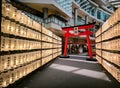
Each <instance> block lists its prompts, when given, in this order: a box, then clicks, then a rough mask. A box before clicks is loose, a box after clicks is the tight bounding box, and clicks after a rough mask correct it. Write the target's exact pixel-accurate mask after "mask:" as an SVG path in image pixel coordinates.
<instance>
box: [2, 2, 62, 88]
mask: <svg viewBox="0 0 120 88" xmlns="http://www.w3.org/2000/svg"><path fill="white" fill-rule="evenodd" d="M33 16H34V15H33ZM0 35H1V38H0V39H1V51H0V88H4V87H7V86H8V85H10V84H13V83H14V82H16V81H17V80H19V79H21V78H23V77H24V76H26V75H28V74H29V73H31V72H32V71H34V70H36V69H38V68H40V67H41V66H43V65H44V64H46V63H48V62H49V61H51V60H53V59H55V58H56V57H58V56H59V55H60V54H61V52H62V50H61V48H62V40H61V38H60V37H58V36H56V35H55V34H54V33H52V32H51V31H50V30H48V29H46V28H45V27H44V26H43V25H42V23H39V22H37V21H35V20H33V19H32V18H31V17H29V16H28V15H26V14H25V13H24V12H23V11H21V10H20V9H17V8H16V7H14V6H12V4H11V3H9V2H7V1H5V0H2V17H1V32H0Z"/></svg>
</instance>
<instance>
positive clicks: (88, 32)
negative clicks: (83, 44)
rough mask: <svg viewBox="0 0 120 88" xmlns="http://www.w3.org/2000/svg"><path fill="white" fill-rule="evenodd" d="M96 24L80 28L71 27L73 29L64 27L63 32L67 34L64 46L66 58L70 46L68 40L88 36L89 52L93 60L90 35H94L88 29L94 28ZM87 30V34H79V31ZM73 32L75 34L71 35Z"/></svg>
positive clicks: (80, 26)
mask: <svg viewBox="0 0 120 88" xmlns="http://www.w3.org/2000/svg"><path fill="white" fill-rule="evenodd" d="M94 24H95V23H90V24H86V25H79V26H71V27H63V28H62V30H63V31H64V32H65V33H64V35H63V36H64V37H65V45H64V57H66V56H67V46H68V38H69V37H73V36H82V35H86V38H87V44H88V52H89V56H90V59H92V58H93V56H92V49H91V44H90V37H89V36H90V35H92V34H93V32H91V31H89V30H88V29H90V28H93V27H94ZM81 29H82V30H83V29H85V32H82V33H79V30H81ZM71 30H73V31H74V34H72V33H70V31H71Z"/></svg>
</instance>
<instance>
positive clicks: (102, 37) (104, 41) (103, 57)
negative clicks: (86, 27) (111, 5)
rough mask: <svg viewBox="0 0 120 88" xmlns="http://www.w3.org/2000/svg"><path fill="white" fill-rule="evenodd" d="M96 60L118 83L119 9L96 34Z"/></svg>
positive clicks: (119, 70) (119, 54)
mask: <svg viewBox="0 0 120 88" xmlns="http://www.w3.org/2000/svg"><path fill="white" fill-rule="evenodd" d="M96 59H97V60H98V62H99V63H100V64H101V65H102V66H103V67H104V68H105V69H106V70H107V71H108V72H109V73H110V74H111V75H112V76H113V77H114V78H115V79H116V80H117V81H118V82H120V8H118V9H117V10H116V12H115V13H114V14H113V15H112V16H111V17H110V18H109V19H108V20H107V21H106V22H105V23H104V24H103V25H102V27H101V28H100V29H99V30H98V31H97V32H96Z"/></svg>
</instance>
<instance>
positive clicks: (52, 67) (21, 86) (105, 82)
mask: <svg viewBox="0 0 120 88" xmlns="http://www.w3.org/2000/svg"><path fill="white" fill-rule="evenodd" d="M87 57H88V56H80V55H70V58H57V59H56V60H54V61H52V62H50V63H48V64H46V65H45V66H44V67H42V68H40V69H38V70H36V71H35V72H33V73H32V74H30V75H28V76H27V77H25V78H24V80H21V81H19V83H17V84H15V86H11V88H120V85H119V83H118V82H117V81H116V80H115V79H114V78H113V77H112V76H111V75H110V74H108V72H107V71H106V70H105V69H104V68H102V67H101V65H99V64H98V62H94V61H86V58H87Z"/></svg>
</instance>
